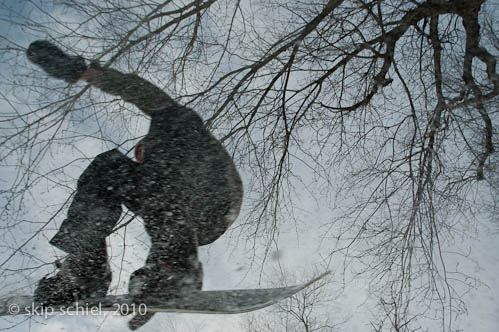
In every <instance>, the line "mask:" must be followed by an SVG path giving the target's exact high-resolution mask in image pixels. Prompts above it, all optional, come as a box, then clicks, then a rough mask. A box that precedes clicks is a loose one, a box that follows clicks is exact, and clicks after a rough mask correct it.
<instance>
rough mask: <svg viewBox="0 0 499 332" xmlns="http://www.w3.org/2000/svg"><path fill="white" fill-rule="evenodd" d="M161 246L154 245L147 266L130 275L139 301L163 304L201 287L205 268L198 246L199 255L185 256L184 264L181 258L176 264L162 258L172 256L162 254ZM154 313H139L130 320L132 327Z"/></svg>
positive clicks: (140, 323)
mask: <svg viewBox="0 0 499 332" xmlns="http://www.w3.org/2000/svg"><path fill="white" fill-rule="evenodd" d="M159 247H160V246H159ZM157 248H158V246H157V245H155V244H153V245H152V248H151V253H150V254H149V258H148V260H147V261H148V262H147V263H146V265H145V266H144V267H142V268H140V269H138V270H137V271H135V272H133V273H132V275H131V276H130V282H129V286H128V291H129V294H130V296H131V297H132V298H133V300H134V302H135V303H145V304H149V305H154V304H162V303H164V302H167V301H170V300H173V299H175V298H181V297H184V296H187V295H189V294H190V293H192V292H195V291H198V290H201V288H202V286H203V267H202V264H201V263H200V262H199V261H198V259H197V248H194V249H195V251H196V254H195V255H191V256H188V257H185V258H184V259H183V262H182V264H179V262H178V261H176V262H174V263H173V264H168V263H165V262H164V260H163V259H160V258H159V257H162V258H165V257H168V256H167V255H161V254H160V253H159V252H158V249H157ZM153 315H154V313H153V312H148V313H146V314H145V315H138V314H137V315H135V316H134V317H133V318H132V319H131V320H130V321H129V322H128V327H129V328H130V329H131V330H132V331H135V330H136V329H138V328H139V327H141V326H142V325H144V324H145V323H147V322H148V321H149V320H150V319H151V318H152V316H153Z"/></svg>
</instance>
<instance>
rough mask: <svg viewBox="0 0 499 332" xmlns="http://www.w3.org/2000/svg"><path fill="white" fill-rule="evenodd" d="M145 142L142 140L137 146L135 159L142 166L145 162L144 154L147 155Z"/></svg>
mask: <svg viewBox="0 0 499 332" xmlns="http://www.w3.org/2000/svg"><path fill="white" fill-rule="evenodd" d="M143 141H144V140H143V139H141V140H140V141H139V142H138V143H137V145H135V159H136V160H137V162H138V163H139V164H142V163H143V162H144V153H145V146H144V142H143Z"/></svg>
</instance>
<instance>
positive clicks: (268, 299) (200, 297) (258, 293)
mask: <svg viewBox="0 0 499 332" xmlns="http://www.w3.org/2000/svg"><path fill="white" fill-rule="evenodd" d="M328 274H330V271H328V272H325V273H323V274H321V275H319V276H317V277H315V278H313V279H312V280H310V281H308V282H305V283H302V284H297V285H293V286H287V287H278V288H255V289H233V290H207V291H196V292H193V293H189V294H187V295H186V296H184V297H181V298H176V299H173V300H169V301H168V300H167V301H162V300H161V298H160V296H155V297H154V298H151V299H150V301H145V302H146V303H135V302H134V301H133V300H132V298H131V297H130V296H129V295H128V294H123V295H108V296H106V297H105V298H92V299H86V300H85V301H81V302H75V303H71V304H69V303H68V304H65V305H58V306H47V307H42V306H40V305H39V304H36V303H33V297H32V296H29V295H21V296H6V297H1V298H0V316H6V315H45V316H48V315H52V314H58V313H59V314H66V315H74V316H75V315H78V314H79V315H84V314H89V315H92V314H99V313H100V312H101V311H108V312H114V313H115V314H119V315H128V314H136V315H137V314H138V315H144V314H145V313H153V312H176V313H198V314H239V313H245V312H249V311H253V310H258V309H262V308H265V307H268V306H270V305H272V304H275V303H277V302H279V301H281V300H284V299H286V298H288V297H290V296H292V295H294V294H296V293H297V292H299V291H301V290H303V289H304V288H307V287H309V286H310V285H312V284H313V283H315V282H317V281H318V280H320V279H322V278H324V277H325V276H326V275H328Z"/></svg>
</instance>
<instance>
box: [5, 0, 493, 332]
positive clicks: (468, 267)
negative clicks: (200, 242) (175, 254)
mask: <svg viewBox="0 0 499 332" xmlns="http://www.w3.org/2000/svg"><path fill="white" fill-rule="evenodd" d="M1 8H2V7H0V10H1ZM19 10H20V11H26V10H33V8H30V7H29V6H28V5H22V6H21V5H20V6H19ZM14 19H15V18H14ZM0 28H1V31H2V34H3V35H5V36H8V37H9V39H10V40H15V41H16V42H17V43H18V44H19V45H21V46H23V47H27V46H28V45H29V43H30V42H31V41H33V40H35V39H37V38H44V37H45V33H44V32H40V34H39V35H38V36H36V35H33V34H24V32H23V31H20V30H16V29H17V28H14V29H13V28H11V27H9V25H8V24H7V23H6V21H3V20H2V21H0ZM19 63H23V65H29V64H27V61H25V60H22V59H20V60H19ZM0 66H1V68H2V75H10V74H11V73H10V72H9V70H8V68H6V67H5V65H1V64H0ZM23 98H24V99H25V100H26V102H27V103H29V102H30V96H29V95H26V96H23ZM48 98H49V97H48ZM31 102H33V100H31ZM15 107H16V108H19V109H22V108H23V107H24V106H23V105H21V104H17V105H15ZM12 110H13V105H9V104H8V103H6V102H1V104H0V114H1V115H2V116H3V114H7V113H11V112H12ZM79 112H80V113H78V111H77V112H72V113H71V117H75V118H81V119H83V118H85V116H84V111H83V110H82V111H79ZM82 112H83V113H82ZM137 115H138V113H137ZM140 119H141V120H140V122H138V123H137V125H136V128H135V129H136V132H135V134H145V133H146V132H147V126H148V123H147V120H146V119H145V118H143V117H142V118H140ZM93 121H94V119H92V118H89V119H85V120H83V121H81V122H76V121H74V122H71V123H68V124H67V125H68V128H67V129H68V130H74V131H78V132H86V131H89V132H93V131H94V130H95V123H94V122H93ZM116 121H120V120H119V119H117V120H116ZM4 127H5V124H2V128H1V129H0V130H3V128H4ZM104 132H105V134H106V135H107V142H110V141H116V142H122V140H123V133H117V132H115V131H113V125H112V124H108V127H107V129H105V130H104ZM47 135H49V133H47ZM133 144H134V142H128V143H127V144H126V145H124V146H123V147H121V149H122V151H127V150H128V149H130V148H131V147H132V146H133ZM111 148H114V146H112V145H111V144H109V143H106V144H103V143H102V140H101V139H100V138H98V137H96V138H91V137H89V138H87V139H85V140H82V141H80V142H78V146H77V148H75V147H74V146H63V145H61V146H59V147H58V149H57V151H54V153H55V154H54V155H53V156H50V157H49V156H47V157H45V158H44V159H43V164H42V167H45V168H46V169H50V168H51V167H53V168H56V166H60V165H64V164H65V163H67V162H71V161H73V160H74V159H76V158H83V157H85V158H91V157H93V156H96V155H97V154H99V153H101V152H103V151H106V150H108V149H111ZM75 151H78V152H75ZM14 161H15V160H14V159H11V160H10V163H11V164H13V163H14ZM89 162H90V159H87V160H81V162H80V163H79V164H78V165H77V166H78V167H76V165H75V167H73V168H72V169H73V172H72V174H70V175H71V177H68V178H67V179H66V180H67V185H68V188H67V189H65V190H63V189H61V188H55V187H51V185H50V182H49V181H40V182H39V184H38V185H37V187H36V188H35V190H33V195H32V196H30V197H29V198H27V200H26V201H25V202H23V203H24V204H25V206H28V207H29V208H28V209H27V210H28V211H29V213H27V214H26V215H24V216H22V218H21V219H24V220H28V221H31V222H32V223H24V224H22V225H20V227H16V228H13V229H9V230H5V232H4V231H3V230H0V232H4V233H3V234H2V237H3V241H4V243H3V244H2V245H4V246H5V249H6V250H3V251H2V252H1V253H0V259H1V261H2V262H4V260H6V259H8V258H9V256H10V255H11V254H12V249H13V248H17V247H19V246H21V245H22V244H23V243H24V242H25V241H26V240H27V239H28V238H29V237H30V236H31V235H32V234H33V232H34V231H35V230H37V229H38V228H39V227H40V226H41V225H43V224H44V223H46V221H47V220H48V219H49V218H50V217H51V215H52V214H53V212H54V211H53V210H51V209H49V208H48V207H50V206H58V205H60V203H62V202H64V201H65V200H66V199H67V198H68V195H69V194H70V193H71V189H72V188H74V187H75V185H76V179H77V178H78V176H79V174H80V173H81V171H82V169H84V167H85V165H87V164H88V163H89ZM66 172H67V170H66ZM0 176H1V179H2V181H1V183H0V184H1V186H2V187H1V188H2V189H4V188H8V187H9V183H11V181H12V180H13V179H14V178H15V176H16V173H15V171H14V168H13V167H9V166H7V165H5V166H3V167H2V168H0ZM66 176H67V175H66ZM243 180H244V182H245V183H247V182H248V181H249V179H248V177H247V176H244V174H243ZM247 194H248V193H247ZM298 195H299V199H296V200H295V203H296V210H297V211H299V212H298V213H297V214H296V216H297V219H298V220H299V222H298V223H295V222H289V223H287V224H286V225H284V226H283V227H282V228H281V229H280V232H279V234H277V236H276V239H275V242H274V246H273V248H271V250H270V252H266V251H265V247H264V246H263V242H264V239H262V240H261V241H258V240H257V241H256V242H255V243H253V242H246V241H245V239H244V238H242V237H240V236H239V232H238V231H239V228H238V224H237V222H236V224H235V225H234V228H233V229H232V230H231V231H229V232H228V233H227V234H225V235H224V236H223V237H222V238H221V239H219V240H218V241H217V242H215V243H213V244H212V245H209V246H206V247H202V248H200V258H201V260H202V262H203V265H204V289H230V288H250V287H268V286H271V285H276V284H278V282H279V281H280V280H281V277H280V276H281V275H282V274H284V275H286V278H287V281H288V283H296V282H304V281H306V280H307V279H308V278H310V277H311V276H313V275H314V274H317V273H319V272H322V271H323V270H324V268H325V261H326V259H325V258H324V257H327V255H328V253H329V252H330V249H331V248H329V247H328V246H327V245H325V244H324V242H323V241H321V239H322V235H323V229H322V228H321V226H323V225H324V224H325V223H327V222H328V221H330V220H331V219H332V218H333V219H334V216H333V217H332V215H331V214H332V213H333V212H332V206H333V205H334V202H331V201H328V200H326V199H322V200H321V201H316V200H315V198H314V199H313V198H312V197H309V196H308V193H307V192H305V191H303V192H299V193H298ZM246 212H247V211H246V210H245V209H244V208H243V213H246ZM241 219H242V218H240V219H239V220H241ZM492 219H493V218H492ZM490 220H491V218H490V217H489V216H487V215H486V214H484V215H483V216H482V217H479V218H478V223H476V224H470V225H468V226H467V227H466V229H463V230H462V231H463V232H462V234H463V235H462V237H459V238H458V237H456V238H454V239H453V241H451V242H449V243H448V244H447V247H446V248H445V249H446V251H447V252H449V253H452V252H455V253H467V256H466V257H463V256H462V255H460V254H455V255H452V254H449V256H448V257H447V258H446V261H447V266H448V267H449V268H451V267H452V270H453V269H456V270H459V271H460V272H462V273H463V274H466V275H469V276H470V277H472V278H476V280H479V282H475V281H473V280H472V278H470V283H471V284H473V285H475V286H476V287H475V288H473V289H472V290H471V291H470V292H468V293H466V294H463V295H462V296H463V300H464V302H465V303H466V306H467V311H465V312H464V311H463V314H462V315H461V316H459V318H458V320H457V322H455V323H454V325H453V327H454V328H455V329H456V331H473V332H496V331H499V237H498V234H499V223H498V220H497V216H496V218H495V222H491V221H490ZM61 221H62V219H57V220H54V221H53V222H51V223H49V224H48V225H47V226H46V228H45V230H44V236H43V237H36V238H35V239H33V240H31V241H29V243H27V245H25V246H24V247H23V249H22V250H23V253H24V254H26V255H28V256H30V255H33V256H36V260H35V261H38V262H39V265H43V264H46V265H45V266H43V267H42V268H40V269H36V272H34V273H31V272H30V270H26V268H28V267H32V266H33V265H35V264H33V261H34V260H33V259H31V260H25V259H23V258H22V256H19V255H16V256H14V258H12V259H11V260H9V262H8V264H6V266H8V269H9V271H8V272H7V277H6V278H5V279H1V282H2V285H1V286H2V289H0V296H1V295H5V294H9V293H12V292H14V293H16V292H17V293H23V294H29V292H32V291H33V286H34V284H35V283H36V280H38V279H39V278H40V277H41V276H42V275H43V273H42V272H49V271H53V266H52V265H51V264H49V263H50V262H52V261H53V260H54V259H55V258H56V257H60V256H61V255H62V253H61V252H59V251H57V250H56V249H54V248H52V247H51V246H50V245H49V244H48V242H47V241H48V239H50V237H51V236H52V235H53V234H54V233H55V231H56V229H57V226H58V224H60V222H61ZM2 222H3V220H2ZM109 244H110V247H109V254H110V256H111V257H112V267H113V270H114V271H115V272H117V271H122V273H121V274H118V273H115V275H114V279H113V283H112V286H111V288H110V293H123V292H125V291H126V285H127V281H128V276H129V274H130V273H131V272H132V271H133V270H135V269H137V268H139V267H140V266H141V264H142V263H143V261H144V259H145V257H146V255H147V248H148V237H147V235H146V234H145V233H144V231H143V228H142V226H141V224H140V222H139V221H137V220H136V221H134V222H132V223H131V224H130V225H129V226H127V227H126V228H122V229H121V230H120V231H119V232H117V233H116V234H113V235H112V236H111V237H110V238H109ZM124 244H126V246H124ZM264 256H267V257H269V258H268V259H267V260H266V261H265V262H266V263H265V264H264V265H263V266H261V265H260V263H259V262H261V261H262V258H263V257H264ZM253 262H254V263H253ZM332 262H333V263H332V264H331V265H330V266H329V268H331V269H332V270H333V273H334V274H333V277H332V278H331V280H330V282H329V283H328V284H327V286H326V287H327V291H326V292H325V294H324V303H323V307H321V309H320V310H319V311H323V312H328V313H329V315H330V316H331V319H332V322H333V323H335V324H339V323H342V324H340V325H338V327H337V328H336V330H338V331H351V332H360V331H371V330H372V326H371V324H370V322H371V321H372V318H373V315H376V311H375V310H374V305H375V303H374V299H373V298H371V297H370V289H369V280H364V279H362V278H360V277H358V278H353V277H352V275H353V273H346V275H343V274H342V272H343V268H344V267H343V262H342V261H341V257H333V260H332ZM4 268H5V266H4V267H2V269H4ZM348 268H349V271H350V272H351V271H355V270H356V267H355V266H348ZM4 281H5V284H3V283H4ZM281 282H282V281H281ZM281 284H282V283H281ZM455 287H456V289H459V286H455ZM466 289H467V288H466V287H465V286H464V285H463V288H462V291H463V292H464V291H465V290H466ZM326 295H327V297H326ZM272 310H273V309H272V308H269V309H266V310H262V311H260V312H258V313H255V314H241V315H231V316H228V315H223V316H222V315H190V314H157V315H156V316H155V317H154V318H153V320H152V321H151V322H149V323H148V325H146V326H145V327H144V328H143V330H144V331H179V332H180V331H206V332H215V331H220V332H222V331H238V330H241V324H246V323H247V321H248V319H250V318H251V317H253V315H257V316H256V317H258V315H265V313H268V314H269V315H272ZM127 320H128V318H127V317H121V316H116V315H114V314H102V315H94V316H78V317H74V316H73V317H69V316H62V315H56V316H53V317H50V318H49V319H44V318H42V317H30V318H28V317H22V316H17V317H3V318H0V330H3V329H6V330H9V331H34V332H42V331H47V332H48V331H51V332H52V331H111V332H112V331H123V330H126V329H127V328H126V322H127ZM439 324H440V323H439V322H438V321H431V320H428V321H425V322H423V323H422V325H423V326H426V327H427V328H428V330H429V331H432V330H439V329H440V328H441V326H440V325H439Z"/></svg>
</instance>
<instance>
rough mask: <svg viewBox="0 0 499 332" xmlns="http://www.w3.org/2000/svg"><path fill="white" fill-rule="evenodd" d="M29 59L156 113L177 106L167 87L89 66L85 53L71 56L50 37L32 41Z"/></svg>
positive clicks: (68, 79)
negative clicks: (47, 39) (49, 39)
mask: <svg viewBox="0 0 499 332" xmlns="http://www.w3.org/2000/svg"><path fill="white" fill-rule="evenodd" d="M26 55H27V56H28V59H29V60H30V61H32V62H33V63H35V64H37V65H39V66H40V67H42V68H43V70H45V72H46V73H47V74H49V75H50V76H52V77H55V78H58V79H61V80H65V81H66V82H68V83H75V82H77V81H78V80H84V81H87V82H88V83H90V84H91V85H93V86H96V87H97V88H99V89H101V90H102V91H104V92H107V93H110V94H112V95H117V96H120V97H122V98H123V99H124V100H125V101H127V102H130V103H132V104H135V105H136V106H137V107H138V108H139V109H140V110H141V111H142V112H144V113H145V114H147V115H149V116H152V115H153V114H154V113H156V112H158V111H160V112H161V111H163V110H164V109H165V108H166V107H169V106H175V105H177V104H176V103H175V101H174V100H173V99H172V98H170V96H168V95H167V94H166V93H165V92H164V91H163V90H161V89H160V88H158V87H157V86H155V85H154V84H152V83H150V82H148V81H146V80H145V79H143V78H140V77H139V76H137V75H135V74H123V73H120V72H119V71H117V70H114V69H109V68H101V67H99V65H98V64H96V63H93V64H92V65H90V67H89V68H88V67H87V65H86V64H85V60H84V59H83V58H82V57H81V56H71V55H68V54H66V53H64V52H63V51H62V50H61V49H60V48H59V47H57V46H56V45H54V44H52V43H51V42H49V41H46V40H37V41H35V42H33V43H31V44H30V45H29V47H28V49H27V50H26Z"/></svg>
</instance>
